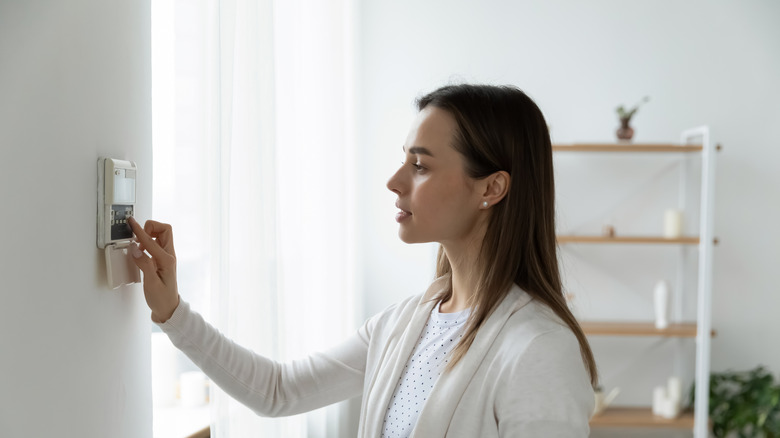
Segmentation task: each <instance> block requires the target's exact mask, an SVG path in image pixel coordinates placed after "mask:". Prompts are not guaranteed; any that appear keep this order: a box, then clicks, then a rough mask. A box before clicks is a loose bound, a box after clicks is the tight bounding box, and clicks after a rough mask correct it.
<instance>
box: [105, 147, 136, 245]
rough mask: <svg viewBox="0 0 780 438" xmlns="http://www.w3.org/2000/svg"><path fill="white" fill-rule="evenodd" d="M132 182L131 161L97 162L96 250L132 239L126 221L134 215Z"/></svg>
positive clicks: (132, 165) (133, 181) (132, 164)
mask: <svg viewBox="0 0 780 438" xmlns="http://www.w3.org/2000/svg"><path fill="white" fill-rule="evenodd" d="M135 179H136V166H135V163H134V162H132V161H124V160H115V159H112V158H101V159H99V160H98V217H97V246H98V248H101V249H102V248H105V247H106V245H109V244H112V243H117V242H123V241H129V240H130V239H132V238H133V231H132V230H131V229H130V224H128V223H127V219H128V218H129V217H130V216H133V214H134V213H135Z"/></svg>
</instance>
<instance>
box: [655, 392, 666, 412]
mask: <svg viewBox="0 0 780 438" xmlns="http://www.w3.org/2000/svg"><path fill="white" fill-rule="evenodd" d="M665 401H666V388H664V387H663V386H656V387H655V388H653V415H661V414H662V413H663V407H664V406H663V405H664V402H665Z"/></svg>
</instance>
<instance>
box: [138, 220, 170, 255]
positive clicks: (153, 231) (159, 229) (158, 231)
mask: <svg viewBox="0 0 780 438" xmlns="http://www.w3.org/2000/svg"><path fill="white" fill-rule="evenodd" d="M144 231H145V232H146V233H147V234H148V235H150V236H151V237H154V238H155V239H156V240H155V241H156V242H157V243H158V244H159V245H160V246H161V247H162V248H163V249H164V250H165V252H167V253H168V254H172V255H176V254H175V251H174V249H173V228H171V226H170V225H169V224H164V223H162V222H157V221H152V220H148V221H146V223H145V224H144Z"/></svg>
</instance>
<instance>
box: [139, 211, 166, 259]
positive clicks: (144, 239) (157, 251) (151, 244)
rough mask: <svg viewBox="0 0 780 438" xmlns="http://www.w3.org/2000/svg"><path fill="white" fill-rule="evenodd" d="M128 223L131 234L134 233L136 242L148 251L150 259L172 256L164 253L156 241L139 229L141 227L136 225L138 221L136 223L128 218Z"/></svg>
mask: <svg viewBox="0 0 780 438" xmlns="http://www.w3.org/2000/svg"><path fill="white" fill-rule="evenodd" d="M128 222H129V223H130V228H132V229H133V233H135V237H136V238H138V240H139V241H140V242H141V243H142V244H143V246H144V248H146V250H147V251H149V253H150V254H151V255H152V257H154V258H158V259H160V258H166V257H170V256H171V255H173V254H169V253H168V252H166V251H165V250H164V249H163V247H161V246H160V244H159V243H157V241H156V240H154V239H153V238H152V237H151V236H150V235H148V234H147V233H146V231H144V229H143V228H141V225H139V224H138V221H136V220H135V218H134V217H130V218H129V220H128Z"/></svg>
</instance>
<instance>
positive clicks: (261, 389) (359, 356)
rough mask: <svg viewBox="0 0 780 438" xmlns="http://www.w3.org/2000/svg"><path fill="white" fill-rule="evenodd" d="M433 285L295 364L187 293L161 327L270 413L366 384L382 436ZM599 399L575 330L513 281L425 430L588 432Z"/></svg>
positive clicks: (423, 420) (370, 427)
mask: <svg viewBox="0 0 780 438" xmlns="http://www.w3.org/2000/svg"><path fill="white" fill-rule="evenodd" d="M447 281H448V278H447V277H441V278H439V279H437V280H435V281H434V282H433V283H432V284H431V286H430V287H429V288H428V291H427V292H426V293H425V294H423V295H417V296H414V297H410V298H407V299H406V300H404V301H402V302H400V303H398V304H396V305H394V306H392V307H390V308H388V309H387V310H385V311H384V312H382V313H380V314H378V315H375V316H374V317H372V318H371V319H369V320H368V321H367V322H366V323H365V324H364V325H363V326H362V327H361V328H360V329H359V330H357V332H356V333H355V334H353V335H352V336H351V337H349V338H348V339H347V340H346V341H345V342H343V343H341V344H339V345H338V346H336V347H334V348H332V349H330V350H327V351H324V352H320V353H315V354H312V355H310V356H309V357H307V358H304V359H300V360H295V361H292V362H290V363H285V364H282V363H278V362H275V361H273V360H270V359H267V358H265V357H263V356H260V355H257V354H255V353H253V352H252V351H250V350H247V349H245V348H243V347H241V346H239V345H236V344H235V343H233V342H232V341H230V340H229V339H227V338H225V337H224V336H223V335H222V334H221V333H219V332H218V331H217V330H216V329H215V328H213V327H212V326H210V325H208V324H207V323H206V322H205V321H204V320H203V318H202V317H201V316H200V315H198V314H197V313H195V312H193V311H191V310H190V308H189V305H188V304H187V303H186V302H184V301H182V302H181V303H180V304H179V307H178V308H177V309H176V311H175V312H174V313H173V316H172V317H171V318H170V319H169V320H168V321H166V322H165V323H164V324H160V327H161V328H162V329H163V331H165V333H167V334H168V336H169V337H170V339H171V341H172V342H173V344H174V345H176V347H178V348H179V349H181V350H182V351H183V352H184V353H185V354H186V355H187V356H189V357H190V359H192V361H193V362H195V364H196V365H198V366H199V367H200V368H201V369H202V370H203V371H204V372H205V373H206V374H207V375H208V376H209V377H210V378H211V379H212V380H213V381H214V382H215V383H216V384H218V385H219V386H220V387H221V388H222V389H223V390H225V391H226V392H227V393H228V394H230V395H231V396H232V397H233V398H235V399H236V400H238V401H240V402H241V403H243V404H245V405H246V406H248V407H249V408H251V409H252V410H253V411H255V412H256V413H257V414H259V415H262V416H284V415H293V414H297V413H301V412H306V411H310V410H313V409H317V408H320V407H322V406H326V405H328V404H331V403H335V402H338V401H341V400H345V399H347V398H351V397H355V396H357V395H360V394H362V395H363V403H362V408H361V411H360V427H359V432H358V436H359V437H361V438H378V437H380V436H381V430H382V422H383V420H384V419H385V413H386V410H387V406H388V403H389V401H390V398H391V397H392V395H393V391H394V390H395V387H396V385H397V383H398V380H399V378H400V376H401V371H402V370H403V368H404V366H405V365H406V363H407V361H408V359H409V355H410V354H411V353H412V350H413V349H414V346H415V343H416V342H417V340H418V338H419V336H420V333H421V332H422V329H423V327H424V325H425V322H426V321H427V319H428V316H429V315H430V313H431V310H432V309H433V306H434V304H435V303H434V302H433V301H430V300H429V299H430V298H432V297H433V296H434V295H436V294H437V293H438V292H440V291H441V289H442V288H443V287H446V285H447ZM593 405H594V398H593V389H592V387H591V384H590V379H589V377H588V374H587V372H586V370H585V366H584V365H583V362H582V357H581V355H580V348H579V344H578V342H577V339H576V338H575V336H574V334H573V333H572V332H571V330H570V329H569V328H568V326H566V325H565V324H564V323H562V322H561V321H560V319H559V318H557V316H555V315H554V313H553V312H552V311H551V310H549V308H548V307H547V306H546V305H544V304H541V303H539V302H537V301H535V300H532V299H531V297H530V296H529V295H528V294H527V293H526V292H524V291H523V290H522V289H520V287H518V286H517V285H514V286H513V287H512V289H511V290H510V292H509V294H508V295H507V297H506V298H505V299H504V300H503V301H502V302H501V304H500V305H499V306H498V307H497V308H496V310H495V311H494V312H493V314H492V315H491V316H490V317H489V318H488V320H487V321H486V322H485V324H484V325H483V326H482V327H481V328H480V329H479V331H478V333H477V336H476V339H475V340H474V343H473V344H472V345H471V348H470V349H469V350H468V352H467V353H466V355H465V356H464V357H463V358H462V359H461V360H460V361H459V362H458V363H457V365H456V366H455V368H454V369H453V370H452V371H450V372H445V373H443V374H442V375H441V376H440V377H439V380H438V381H437V382H436V384H435V386H434V388H433V389H432V390H431V393H430V395H429V397H428V400H427V402H426V403H425V406H424V407H423V409H422V411H421V412H420V417H419V420H418V422H417V425H416V426H415V428H414V431H413V432H412V435H411V436H412V437H415V438H438V437H448V438H466V437H469V438H471V437H481V438H487V437H532V438H538V437H544V438H555V437H567V438H568V437H587V436H588V433H589V428H588V420H589V419H590V414H591V412H592V411H593Z"/></svg>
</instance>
